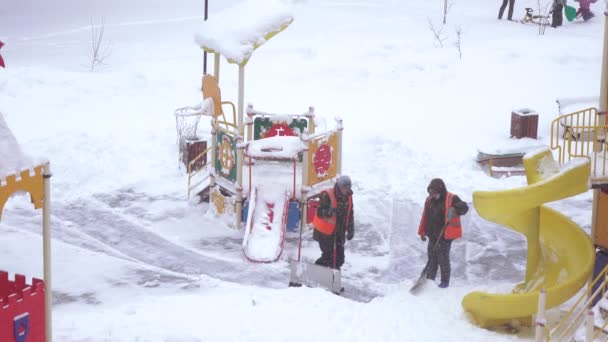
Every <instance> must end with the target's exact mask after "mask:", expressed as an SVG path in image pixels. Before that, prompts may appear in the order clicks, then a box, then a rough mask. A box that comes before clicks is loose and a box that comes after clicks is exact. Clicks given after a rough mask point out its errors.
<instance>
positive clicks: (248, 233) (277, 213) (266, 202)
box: [243, 187, 289, 262]
mask: <svg viewBox="0 0 608 342" xmlns="http://www.w3.org/2000/svg"><path fill="white" fill-rule="evenodd" d="M288 208H289V195H288V193H286V192H280V191H276V190H275V191H270V189H264V188H261V187H256V188H255V190H254V191H252V193H251V196H250V198H249V209H248V211H247V226H246V227H245V237H244V238H243V253H244V254H245V257H246V258H247V259H248V260H250V261H253V262H274V261H277V259H279V257H280V256H281V253H282V252H283V242H284V241H285V228H286V226H287V210H288Z"/></svg>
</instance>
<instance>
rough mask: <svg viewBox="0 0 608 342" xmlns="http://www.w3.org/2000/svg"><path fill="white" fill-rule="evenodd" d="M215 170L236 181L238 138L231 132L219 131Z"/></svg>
mask: <svg viewBox="0 0 608 342" xmlns="http://www.w3.org/2000/svg"><path fill="white" fill-rule="evenodd" d="M216 143H217V145H216V146H217V148H216V153H215V162H214V164H215V172H216V174H218V175H220V176H222V177H224V178H226V179H228V180H229V181H231V182H233V183H234V182H236V166H237V165H236V162H237V159H236V139H234V137H233V136H232V135H230V134H227V133H225V132H222V131H219V132H217V134H216Z"/></svg>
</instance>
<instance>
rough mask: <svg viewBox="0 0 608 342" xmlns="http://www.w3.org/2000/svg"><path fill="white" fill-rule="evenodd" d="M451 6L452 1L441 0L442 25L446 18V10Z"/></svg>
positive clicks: (448, 10)
mask: <svg viewBox="0 0 608 342" xmlns="http://www.w3.org/2000/svg"><path fill="white" fill-rule="evenodd" d="M451 8H452V3H451V2H448V0H443V24H444V25H445V23H446V22H447V20H448V12H450V9H451Z"/></svg>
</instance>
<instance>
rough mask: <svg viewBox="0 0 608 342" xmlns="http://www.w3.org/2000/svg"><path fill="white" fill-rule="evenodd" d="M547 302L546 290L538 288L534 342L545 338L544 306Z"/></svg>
mask: <svg viewBox="0 0 608 342" xmlns="http://www.w3.org/2000/svg"><path fill="white" fill-rule="evenodd" d="M546 303H547V291H545V289H542V290H540V293H539V295H538V308H537V312H536V339H535V341H536V342H542V341H543V340H544V339H545V325H546V324H547V321H546V320H545V306H546Z"/></svg>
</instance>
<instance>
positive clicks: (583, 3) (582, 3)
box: [574, 0, 597, 21]
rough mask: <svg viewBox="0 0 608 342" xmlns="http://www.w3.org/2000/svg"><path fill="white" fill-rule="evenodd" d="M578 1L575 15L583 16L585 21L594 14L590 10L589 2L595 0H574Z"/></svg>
mask: <svg viewBox="0 0 608 342" xmlns="http://www.w3.org/2000/svg"><path fill="white" fill-rule="evenodd" d="M574 1H575V2H578V11H576V17H577V18H579V17H583V20H584V21H587V20H589V19H591V18H593V17H594V16H595V14H593V12H591V3H595V2H596V1H597V0H574Z"/></svg>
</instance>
